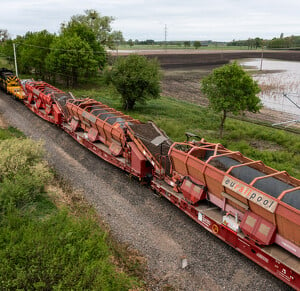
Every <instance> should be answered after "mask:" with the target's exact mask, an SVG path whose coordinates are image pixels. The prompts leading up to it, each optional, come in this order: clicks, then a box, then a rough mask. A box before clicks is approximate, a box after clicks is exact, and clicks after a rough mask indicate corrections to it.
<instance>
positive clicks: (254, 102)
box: [201, 62, 262, 137]
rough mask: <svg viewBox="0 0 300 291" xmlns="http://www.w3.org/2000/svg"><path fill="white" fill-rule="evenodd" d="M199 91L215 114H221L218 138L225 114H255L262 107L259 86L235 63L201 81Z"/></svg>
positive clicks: (218, 69) (221, 68)
mask: <svg viewBox="0 0 300 291" xmlns="http://www.w3.org/2000/svg"><path fill="white" fill-rule="evenodd" d="M201 90H202V92H203V93H204V94H205V95H206V96H207V98H208V99H209V103H210V106H211V108H212V109H213V110H214V111H215V112H222V118H221V124H220V136H221V137H222V133H223V127H224V123H225V120H226V117H227V113H229V112H231V113H233V114H235V115H238V114H240V113H241V112H243V111H249V112H253V113H255V112H257V111H259V109H260V108H261V107H262V105H261V102H260V99H259V97H257V96H256V94H258V93H259V92H260V89H259V86H258V84H257V82H256V81H254V80H253V79H252V78H251V76H249V75H248V74H247V73H246V72H245V71H244V70H243V68H242V67H241V66H240V65H238V64H237V63H236V62H234V63H232V64H227V65H224V66H222V67H220V68H217V69H215V70H213V72H212V73H211V74H210V75H208V76H207V77H205V78H203V79H202V81H201Z"/></svg>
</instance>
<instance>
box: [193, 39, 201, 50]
mask: <svg viewBox="0 0 300 291" xmlns="http://www.w3.org/2000/svg"><path fill="white" fill-rule="evenodd" d="M200 46H201V43H200V41H198V40H197V41H195V42H194V48H195V49H198V48H199V47H200Z"/></svg>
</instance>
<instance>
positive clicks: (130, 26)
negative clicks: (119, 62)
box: [0, 0, 300, 41]
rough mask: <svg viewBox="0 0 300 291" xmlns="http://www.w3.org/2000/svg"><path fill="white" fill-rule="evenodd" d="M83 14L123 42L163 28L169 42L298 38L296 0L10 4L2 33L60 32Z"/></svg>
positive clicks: (2, 15)
mask: <svg viewBox="0 0 300 291" xmlns="http://www.w3.org/2000/svg"><path fill="white" fill-rule="evenodd" d="M1 2H4V0H0V3H1ZM5 4H6V6H7V1H5ZM2 7H3V5H2ZM86 9H96V10H97V11H99V12H100V13H101V15H108V16H113V17H115V18H116V20H115V22H114V23H113V28H114V29H116V30H121V31H122V32H123V34H124V36H125V38H127V39H129V38H132V39H141V40H142V39H155V40H162V39H164V26H165V24H166V25H167V28H168V39H169V40H189V39H190V40H192V39H200V40H203V39H213V40H227V41H228V40H231V39H233V38H235V39H246V38H248V37H256V36H259V37H263V38H270V37H274V36H278V35H280V33H281V32H283V33H284V34H285V35H291V34H294V35H297V34H298V35H299V34H300V18H299V11H300V1H298V0H297V1H296V0H286V1H284V2H283V1H282V0H274V1H271V0H265V1H262V0H251V1H239V0H210V1H201V0H186V1H182V0H181V1H178V0H172V1H171V0H164V1H161V0H152V1H146V0H110V1H104V0H100V1H92V0H85V1H79V0H72V1H71V0H65V1H61V0H43V1H38V0H26V1H24V0H22V1H21V0H11V1H10V2H9V11H10V13H6V12H5V11H4V9H2V10H1V11H0V19H1V24H0V25H1V26H0V28H6V29H8V31H9V33H10V34H11V35H13V36H16V35H17V34H21V35H23V34H25V33H26V32H27V31H39V30H43V29H47V30H48V31H50V32H58V30H59V27H60V24H61V23H62V22H66V21H68V20H69V19H70V17H71V16H72V15H75V14H82V13H83V12H84V10H86ZM11 11H13V14H12V13H11Z"/></svg>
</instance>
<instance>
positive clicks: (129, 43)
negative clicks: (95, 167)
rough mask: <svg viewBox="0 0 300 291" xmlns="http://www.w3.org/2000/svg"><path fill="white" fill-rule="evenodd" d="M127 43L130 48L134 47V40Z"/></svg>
mask: <svg viewBox="0 0 300 291" xmlns="http://www.w3.org/2000/svg"><path fill="white" fill-rule="evenodd" d="M127 43H128V45H129V46H130V47H133V46H134V42H133V40H132V39H129V40H128V41H127Z"/></svg>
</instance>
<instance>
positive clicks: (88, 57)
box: [46, 34, 98, 86]
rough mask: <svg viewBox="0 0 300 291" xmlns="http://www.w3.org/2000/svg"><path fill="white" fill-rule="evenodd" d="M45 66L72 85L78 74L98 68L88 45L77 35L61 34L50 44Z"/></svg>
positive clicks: (83, 74)
mask: <svg viewBox="0 0 300 291" xmlns="http://www.w3.org/2000/svg"><path fill="white" fill-rule="evenodd" d="M46 64H47V68H48V69H49V70H50V71H51V72H53V73H55V74H58V75H59V76H60V77H61V78H62V79H64V80H65V82H66V85H67V86H69V85H71V86H74V85H76V84H77V81H78V78H79V77H80V76H86V75H87V74H89V73H91V72H96V71H97V68H98V62H97V59H95V56H94V53H93V50H92V49H91V47H90V45H89V44H88V43H87V42H86V41H84V40H82V39H81V38H80V37H79V36H78V35H67V34H66V35H61V36H59V37H57V38H56V39H55V40H54V41H53V43H52V45H51V52H50V53H49V54H48V56H47V58H46Z"/></svg>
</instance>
